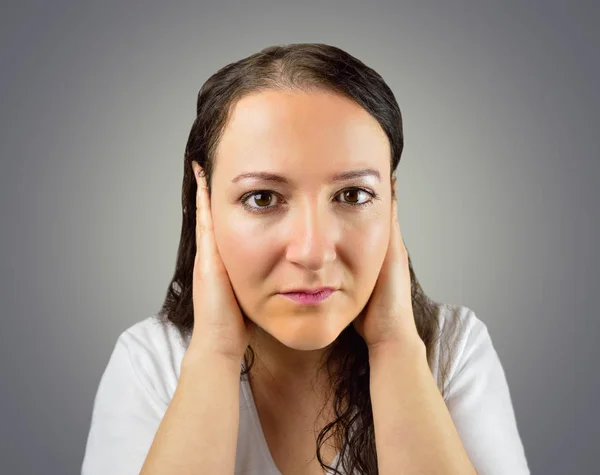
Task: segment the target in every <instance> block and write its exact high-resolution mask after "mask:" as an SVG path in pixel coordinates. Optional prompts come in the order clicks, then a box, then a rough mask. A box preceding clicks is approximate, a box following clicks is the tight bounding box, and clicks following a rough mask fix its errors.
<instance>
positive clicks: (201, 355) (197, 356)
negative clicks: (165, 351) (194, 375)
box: [181, 346, 242, 373]
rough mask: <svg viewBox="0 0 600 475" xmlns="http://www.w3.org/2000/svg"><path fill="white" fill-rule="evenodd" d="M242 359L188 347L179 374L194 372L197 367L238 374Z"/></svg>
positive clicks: (206, 349) (196, 347) (200, 348)
mask: <svg viewBox="0 0 600 475" xmlns="http://www.w3.org/2000/svg"><path fill="white" fill-rule="evenodd" d="M241 364H242V358H236V357H234V356H230V355H224V354H221V353H219V352H216V351H214V350H212V349H209V348H202V347H198V346H190V347H188V349H187V350H186V352H185V353H184V355H183V359H182V361H181V372H182V373H183V372H184V371H185V372H194V371H195V370H196V368H198V367H206V366H209V367H218V368H221V369H222V370H224V371H231V372H236V373H239V372H240V371H241Z"/></svg>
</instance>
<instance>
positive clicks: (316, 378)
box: [250, 327, 329, 398]
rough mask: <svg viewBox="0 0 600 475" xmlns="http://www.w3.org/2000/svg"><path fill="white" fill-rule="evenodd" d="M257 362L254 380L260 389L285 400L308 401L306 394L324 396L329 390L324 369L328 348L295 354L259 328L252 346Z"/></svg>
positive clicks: (253, 368) (253, 375) (297, 351)
mask: <svg viewBox="0 0 600 475" xmlns="http://www.w3.org/2000/svg"><path fill="white" fill-rule="evenodd" d="M250 345H251V346H252V349H253V350H254V355H255V362H254V365H253V367H252V370H251V371H250V374H251V377H252V378H253V379H255V380H258V381H260V384H261V386H263V387H267V388H274V389H276V390H277V391H278V392H280V393H281V395H282V396H289V397H292V398H293V397H306V393H307V392H315V393H316V394H319V395H322V391H323V390H324V389H325V390H327V389H328V388H329V377H328V374H327V368H326V366H325V365H324V363H325V357H326V352H327V351H328V349H329V346H328V347H325V348H322V349H319V350H295V349H293V348H289V347H287V346H285V345H284V344H282V343H281V342H280V341H279V340H277V339H276V338H274V337H273V336H272V335H270V334H269V333H267V332H265V331H264V330H262V329H261V328H260V327H257V328H256V332H255V333H254V335H253V338H252V341H251V342H250Z"/></svg>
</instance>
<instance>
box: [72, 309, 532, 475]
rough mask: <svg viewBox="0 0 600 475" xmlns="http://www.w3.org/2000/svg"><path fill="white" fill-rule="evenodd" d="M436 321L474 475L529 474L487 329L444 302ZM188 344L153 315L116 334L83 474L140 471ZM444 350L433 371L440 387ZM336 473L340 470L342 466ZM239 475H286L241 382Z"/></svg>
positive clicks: (454, 412) (451, 405)
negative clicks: (448, 348)
mask: <svg viewBox="0 0 600 475" xmlns="http://www.w3.org/2000/svg"><path fill="white" fill-rule="evenodd" d="M438 318H439V321H440V327H441V328H442V335H443V338H447V339H450V343H451V351H450V353H446V352H444V353H442V355H447V357H449V359H450V360H451V363H450V366H449V369H448V379H447V381H449V384H448V385H447V395H446V405H447V408H448V410H449V412H450V415H451V416H452V420H453V421H454V425H455V426H456V429H457V430H458V433H459V435H460V438H461V441H462V443H463V446H464V447H465V449H466V451H467V453H468V455H469V458H470V460H471V462H472V464H473V465H474V467H475V469H476V470H477V473H478V474H479V475H508V474H510V475H530V471H529V468H528V465H527V460H526V457H525V452H524V449H523V445H522V442H521V439H520V437H519V433H518V430H517V423H516V420H515V415H514V410H513V406H512V402H511V397H510V393H509V388H508V385H507V382H506V377H505V373H504V370H503V368H502V365H501V363H500V360H499V358H498V354H497V353H496V350H495V348H494V346H493V344H492V340H491V339H490V335H489V333H488V329H487V327H486V325H485V324H484V323H483V322H482V321H481V320H479V319H478V318H477V317H476V316H475V313H474V312H473V311H472V310H470V309H469V308H467V307H464V306H458V305H449V304H440V306H439V312H438ZM455 324H459V326H456V327H455V326H454V325H455ZM187 344H188V342H187V340H184V339H183V338H182V337H181V336H180V334H179V332H178V331H177V329H176V328H175V327H174V326H172V325H171V324H163V323H161V321H160V320H159V319H158V317H156V316H151V317H148V318H146V319H145V320H142V321H140V322H138V323H136V324H134V325H132V326H131V327H129V328H128V329H126V330H125V331H124V332H123V333H122V334H121V335H120V336H119V338H118V339H117V342H116V345H115V347H114V349H113V352H112V354H111V356H110V359H109V361H108V365H107V367H106V369H105V371H104V373H103V375H102V378H101V380H100V384H99V387H98V391H97V394H96V397H95V400H94V408H93V412H92V418H91V425H90V431H89V434H88V439H87V445H86V449H85V455H84V459H83V465H82V469H81V473H82V475H106V474H110V475H134V474H138V473H139V472H140V470H141V468H142V465H143V464H144V460H145V459H146V455H147V453H148V450H149V448H150V446H151V445H152V441H153V439H154V435H155V434H156V431H157V429H158V426H159V424H160V422H161V420H162V417H163V416H164V413H165V411H166V410H167V407H168V405H169V403H170V401H171V398H172V397H173V393H174V392H175V389H176V386H177V382H178V379H179V374H180V365H181V361H182V358H183V355H184V353H185V350H186V348H187ZM439 345H440V343H439V341H438V342H437V343H436V346H435V348H434V363H433V365H432V368H431V369H432V374H433V376H434V377H435V380H436V381H438V388H441V381H440V376H439V374H440V373H439V370H438V368H439V367H440V361H439V354H440V346H439ZM242 368H243V364H242V366H241V368H240V369H242ZM335 462H339V460H338V459H337V458H336V460H335ZM335 462H334V464H332V465H335ZM338 469H339V470H340V472H342V466H341V465H340V466H339V467H338ZM235 474H244V475H281V473H280V472H279V470H278V469H277V466H276V465H275V462H274V461H273V458H272V456H271V454H270V452H269V449H268V446H267V443H266V440H265V437H264V434H263V432H262V429H261V425H260V420H259V417H258V413H257V411H256V406H255V405H254V399H253V397H252V391H251V389H250V385H249V383H248V381H247V380H246V378H243V379H242V380H241V381H240V419H239V429H238V440H237V448H236V460H235Z"/></svg>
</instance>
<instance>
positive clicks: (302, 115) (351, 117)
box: [216, 90, 390, 173]
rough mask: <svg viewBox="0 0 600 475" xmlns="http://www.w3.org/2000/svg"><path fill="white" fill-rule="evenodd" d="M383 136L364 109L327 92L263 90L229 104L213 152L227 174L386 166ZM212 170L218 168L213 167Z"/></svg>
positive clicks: (386, 154)
mask: <svg viewBox="0 0 600 475" xmlns="http://www.w3.org/2000/svg"><path fill="white" fill-rule="evenodd" d="M389 154H390V148H389V142H388V138H387V136H386V134H385V132H384V131H383V129H382V128H381V126H380V125H379V123H378V122H377V120H376V119H375V118H374V117H372V116H371V115H370V114H369V113H368V112H367V111H366V110H364V109H363V108H362V107H360V105H358V104H356V103H355V102H353V101H352V100H350V99H347V98H345V97H340V96H338V95H336V94H333V93H331V92H324V91H318V92H297V91H281V90H268V91H261V92H259V93H254V94H250V95H248V96H245V97H243V98H242V99H241V100H240V101H238V103H237V104H236V105H235V106H234V108H233V110H232V113H231V116H230V119H229V122H228V123H227V125H226V127H225V131H224V134H223V136H222V137H221V140H220V142H219V145H218V148H217V163H219V162H220V163H221V164H223V165H226V168H229V169H232V171H236V172H237V171H239V169H240V168H247V167H248V166H251V167H252V168H255V167H256V166H262V165H264V166H271V167H272V166H286V165H291V164H297V165H298V164H299V165H302V166H303V167H314V166H323V165H326V164H331V165H332V166H333V167H334V168H335V166H336V164H340V165H343V166H348V165H355V164H356V165H358V164H361V165H368V166H377V167H379V168H380V169H381V170H382V173H384V172H385V170H386V168H385V167H386V164H387V166H388V167H389V159H390V155H389ZM216 168H221V167H220V166H217V167H216Z"/></svg>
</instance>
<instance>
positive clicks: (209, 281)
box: [186, 161, 255, 363]
mask: <svg viewBox="0 0 600 475" xmlns="http://www.w3.org/2000/svg"><path fill="white" fill-rule="evenodd" d="M192 168H193V170H194V177H195V178H196V184H197V185H198V191H197V193H196V258H195V260H194V271H193V288H192V295H193V307H194V328H193V331H192V338H191V340H190V345H189V348H188V350H187V351H186V355H189V354H198V353H199V354H202V355H205V354H206V352H207V351H208V352H209V353H210V354H213V355H214V354H217V355H221V356H225V357H227V358H230V359H233V360H234V361H235V362H237V363H241V360H242V358H243V356H244V353H245V352H246V348H247V347H248V344H249V342H250V338H251V336H252V334H253V332H254V330H255V324H254V323H253V322H252V321H251V320H249V319H245V318H244V316H243V315H242V311H241V309H240V307H239V305H238V302H237V299H236V297H235V294H234V293H233V288H232V287H231V281H230V280H229V275H228V274H227V271H226V269H225V265H224V264H223V261H222V260H221V256H220V254H219V251H218V249H217V245H216V242H215V238H214V234H213V221H212V215H211V206H210V197H209V194H208V188H207V185H206V178H205V176H204V171H203V170H202V167H200V165H199V164H198V163H197V162H195V161H193V162H192ZM190 350H191V351H190ZM188 359H189V358H188Z"/></svg>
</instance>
